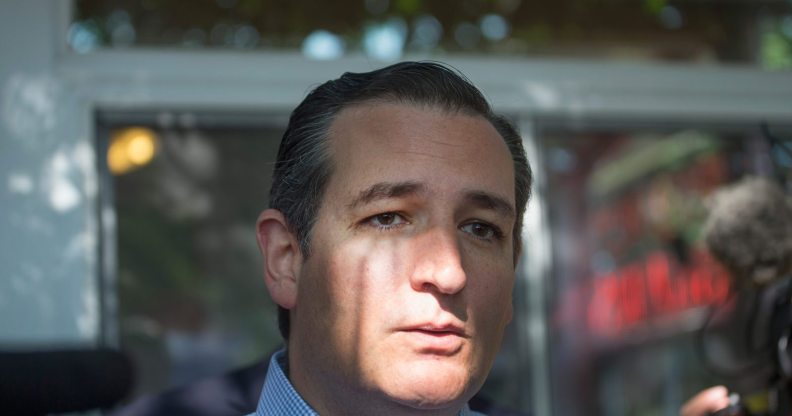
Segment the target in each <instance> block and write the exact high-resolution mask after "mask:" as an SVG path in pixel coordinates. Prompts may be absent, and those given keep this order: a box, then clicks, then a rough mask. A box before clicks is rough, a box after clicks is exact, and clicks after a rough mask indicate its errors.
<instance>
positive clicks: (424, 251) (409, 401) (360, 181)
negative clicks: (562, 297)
mask: <svg viewBox="0 0 792 416" xmlns="http://www.w3.org/2000/svg"><path fill="white" fill-rule="evenodd" d="M330 137H331V153H332V157H333V161H334V165H335V167H336V169H335V172H334V174H333V177H332V178H331V179H330V181H329V183H328V185H327V189H326V191H325V194H324V201H323V204H322V207H321V208H320V211H319V215H318V219H317V222H316V224H315V225H314V230H313V233H312V236H313V237H312V243H311V244H312V253H311V257H310V258H308V259H307V260H305V262H304V264H303V266H302V269H301V272H300V276H299V283H298V288H299V289H298V295H297V306H296V307H295V308H294V309H293V310H292V311H291V315H292V336H291V340H290V343H289V348H290V353H289V354H290V378H291V379H292V382H293V383H294V384H295V386H296V388H297V389H298V391H300V393H301V394H302V395H303V397H305V398H306V400H307V401H308V402H309V404H311V405H312V406H314V407H315V408H316V409H317V410H318V411H320V413H322V414H339V413H347V414H349V412H350V411H355V410H357V411H361V410H365V411H367V412H371V411H372V409H374V408H379V409H380V410H381V411H384V412H387V413H388V414H399V413H404V414H412V413H416V412H422V413H426V414H455V413H456V412H457V411H458V410H459V408H461V407H462V406H463V405H464V403H465V402H466V401H467V400H468V399H469V398H470V397H471V396H472V395H473V394H474V393H475V392H476V391H477V390H478V389H479V388H480V386H481V384H482V383H483V381H484V378H485V377H486V374H487V373H488V371H489V369H490V367H491V365H492V361H493V360H494V357H495V354H496V353H497V351H498V349H499V346H500V342H501V338H502V335H503V330H504V328H505V326H506V324H507V323H508V321H509V319H510V318H511V289H512V285H513V281H514V268H513V246H512V234H511V233H512V232H513V226H514V219H515V217H514V215H515V214H514V205H515V204H514V171H513V165H512V162H511V157H510V154H509V151H508V148H507V147H506V145H505V143H504V142H503V140H502V138H501V137H500V136H499V135H498V133H497V131H495V129H494V128H493V127H492V126H491V124H490V123H489V122H488V121H487V120H485V119H484V118H482V117H478V116H468V115H464V114H456V113H451V114H449V113H448V112H444V111H442V110H437V109H429V108H421V107H416V106H410V105H403V104H386V103H376V104H368V105H358V106H354V107H351V108H348V109H345V110H343V111H342V112H341V113H340V114H339V115H338V117H337V119H336V121H335V122H334V123H333V126H332V128H331V134H330Z"/></svg>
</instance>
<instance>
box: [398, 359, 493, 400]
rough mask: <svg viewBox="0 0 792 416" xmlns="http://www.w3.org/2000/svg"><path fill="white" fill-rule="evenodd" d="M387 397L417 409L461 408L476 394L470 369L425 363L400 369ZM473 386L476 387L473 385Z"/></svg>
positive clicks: (452, 365) (431, 362)
mask: <svg viewBox="0 0 792 416" xmlns="http://www.w3.org/2000/svg"><path fill="white" fill-rule="evenodd" d="M386 381H388V382H389V388H386V394H388V395H389V396H391V398H392V399H394V400H395V401H397V402H399V403H402V404H404V405H406V406H409V407H413V408H417V409H442V408H447V407H461V406H462V405H464V404H465V403H466V402H467V401H468V400H469V399H470V397H471V396H472V395H473V393H475V392H476V391H477V390H478V387H479V384H481V383H474V381H473V380H471V374H470V371H469V369H467V368H466V367H465V366H462V365H459V364H458V363H444V362H442V360H439V361H437V360H425V361H418V362H413V363H409V364H403V365H400V366H399V368H397V373H396V374H394V375H393V376H392V377H389V380H386ZM473 384H475V385H473Z"/></svg>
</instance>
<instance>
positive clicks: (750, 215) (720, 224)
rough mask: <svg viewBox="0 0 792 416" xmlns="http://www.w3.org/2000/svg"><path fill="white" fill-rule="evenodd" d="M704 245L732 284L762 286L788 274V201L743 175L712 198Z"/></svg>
mask: <svg viewBox="0 0 792 416" xmlns="http://www.w3.org/2000/svg"><path fill="white" fill-rule="evenodd" d="M709 205H710V207H709V208H710V213H709V217H708V218H707V221H706V223H705V225H704V241H705V243H706V245H707V247H708V248H709V251H710V252H711V253H712V255H713V256H714V257H715V258H716V259H717V260H718V261H719V262H720V263H722V264H723V265H724V266H726V268H727V269H728V270H729V271H730V273H731V275H732V278H733V279H735V283H738V284H753V285H757V286H763V285H766V284H768V283H770V282H773V281H774V280H777V279H779V278H781V277H783V276H785V275H787V274H789V273H790V271H792V199H790V198H789V197H788V196H787V195H785V193H784V191H783V189H781V187H780V186H779V185H777V184H775V183H774V182H772V181H770V180H768V179H765V178H761V177H747V178H745V179H743V180H741V181H739V182H737V183H736V184H733V185H730V186H727V187H725V188H723V189H721V190H719V191H717V192H715V194H714V195H713V197H712V199H711V201H710V203H709Z"/></svg>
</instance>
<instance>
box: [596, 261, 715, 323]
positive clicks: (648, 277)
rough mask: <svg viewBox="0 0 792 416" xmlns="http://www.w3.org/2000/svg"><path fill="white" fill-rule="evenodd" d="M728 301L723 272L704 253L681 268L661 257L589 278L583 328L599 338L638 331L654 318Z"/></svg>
mask: <svg viewBox="0 0 792 416" xmlns="http://www.w3.org/2000/svg"><path fill="white" fill-rule="evenodd" d="M728 296H729V278H728V274H727V273H726V272H725V270H724V269H723V268H722V267H721V266H720V265H719V264H717V263H716V262H715V261H714V260H713V259H712V258H711V257H710V256H709V255H708V254H706V253H704V252H698V253H694V254H693V256H692V259H691V262H690V264H688V265H684V266H683V265H681V264H679V262H677V261H675V260H673V259H671V258H669V256H668V255H667V254H666V253H664V252H655V253H652V254H651V255H649V256H648V257H647V258H646V259H645V260H644V261H643V262H640V263H634V264H630V265H627V266H625V267H622V268H621V269H618V270H616V271H615V272H613V273H610V274H607V275H603V276H597V277H595V278H594V279H593V293H592V297H591V300H590V302H589V304H588V311H587V312H588V314H587V316H588V327H589V328H590V329H591V331H592V332H594V333H596V334H598V335H603V336H614V335H618V334H619V333H621V332H623V331H625V330H628V329H632V328H636V327H638V326H642V325H644V324H646V323H649V322H650V321H652V320H655V319H657V318H660V317H668V316H670V315H673V314H677V313H679V312H683V311H686V310H688V309H692V308H696V307H699V306H704V305H712V304H717V303H721V302H723V301H725V300H726V298H727V297H728Z"/></svg>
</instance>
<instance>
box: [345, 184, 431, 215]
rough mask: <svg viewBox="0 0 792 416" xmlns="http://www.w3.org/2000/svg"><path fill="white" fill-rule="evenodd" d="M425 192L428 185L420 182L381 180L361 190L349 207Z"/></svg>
mask: <svg viewBox="0 0 792 416" xmlns="http://www.w3.org/2000/svg"><path fill="white" fill-rule="evenodd" d="M425 192H426V185H424V184H421V183H418V182H412V181H406V182H379V183H375V184H374V185H371V186H370V187H368V188H366V189H364V190H362V191H360V193H359V194H358V196H357V197H356V198H355V199H353V200H352V202H350V203H349V208H350V209H354V208H357V207H359V206H361V205H365V204H368V203H371V202H373V201H377V200H381V199H390V198H399V197H403V196H406V195H414V194H420V193H425Z"/></svg>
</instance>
